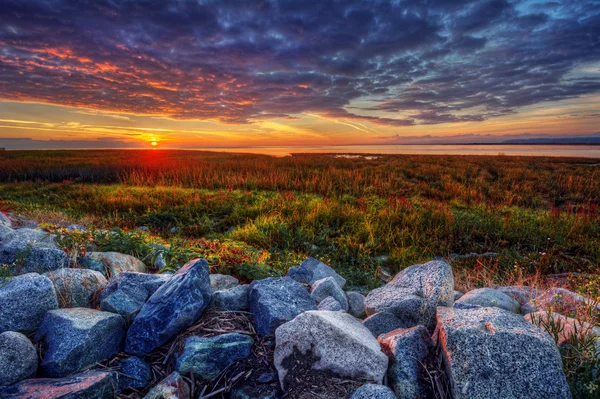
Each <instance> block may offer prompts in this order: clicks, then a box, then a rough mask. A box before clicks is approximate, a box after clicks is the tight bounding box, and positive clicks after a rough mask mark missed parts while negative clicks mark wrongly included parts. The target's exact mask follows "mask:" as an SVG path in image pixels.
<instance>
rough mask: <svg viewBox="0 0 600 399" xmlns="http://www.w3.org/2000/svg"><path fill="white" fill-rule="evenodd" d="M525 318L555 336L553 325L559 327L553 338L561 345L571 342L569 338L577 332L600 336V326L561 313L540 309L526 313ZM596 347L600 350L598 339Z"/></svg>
mask: <svg viewBox="0 0 600 399" xmlns="http://www.w3.org/2000/svg"><path fill="white" fill-rule="evenodd" d="M525 320H527V321H528V322H530V323H531V324H533V325H534V326H536V327H538V328H539V329H541V330H542V331H546V332H548V333H550V335H552V336H553V334H552V333H551V331H552V330H553V328H552V326H553V325H554V326H556V327H558V328H557V330H559V331H557V336H556V337H554V336H553V338H554V339H555V340H556V339H557V338H558V340H557V342H556V343H557V345H559V346H561V345H564V344H567V343H568V342H569V338H570V337H572V336H573V335H575V334H577V335H578V336H579V337H583V336H585V335H587V334H590V335H592V336H593V337H600V327H596V326H594V325H592V324H589V323H586V322H582V321H579V320H577V319H573V318H571V317H566V316H563V315H561V314H559V313H554V312H546V311H543V310H539V311H537V312H534V313H530V314H527V315H525ZM596 347H597V348H598V349H599V351H600V341H598V339H596Z"/></svg>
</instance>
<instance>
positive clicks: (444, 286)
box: [365, 260, 454, 330]
mask: <svg viewBox="0 0 600 399" xmlns="http://www.w3.org/2000/svg"><path fill="white" fill-rule="evenodd" d="M453 302H454V277H453V276H452V269H451V268H450V265H448V264H447V263H446V262H444V261H443V260H434V261H431V262H427V263H424V264H422V265H413V266H410V267H407V268H406V269H404V270H402V271H401V272H400V273H398V274H397V275H396V276H395V277H394V279H393V280H392V281H390V282H389V283H387V284H386V285H385V286H383V287H381V288H376V289H374V290H372V291H371V292H369V295H367V298H366V299H365V311H366V313H367V314H368V315H372V314H375V313H377V312H382V311H385V312H389V313H393V314H394V315H395V316H396V317H398V318H399V319H400V320H404V321H411V322H412V326H415V325H419V324H420V325H424V326H426V327H427V328H428V329H429V330H433V328H434V327H435V309H436V308H437V307H438V306H452V303H453ZM412 326H409V327H412Z"/></svg>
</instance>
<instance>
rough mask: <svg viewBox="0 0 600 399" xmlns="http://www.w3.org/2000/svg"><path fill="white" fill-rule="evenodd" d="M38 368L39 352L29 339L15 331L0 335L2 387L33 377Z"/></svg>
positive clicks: (0, 381)
mask: <svg viewBox="0 0 600 399" xmlns="http://www.w3.org/2000/svg"><path fill="white" fill-rule="evenodd" d="M37 366H38V358H37V352H36V350H35V347H34V346H33V344H32V343H31V341H30V340H29V338H27V337H26V336H25V335H23V334H21V333H18V332H14V331H5V332H3V333H2V334H0V386H4V385H13V384H16V383H17V382H20V381H22V380H24V379H26V378H29V377H31V376H33V375H34V374H35V372H36V371H37Z"/></svg>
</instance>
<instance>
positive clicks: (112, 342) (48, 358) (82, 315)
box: [36, 308, 125, 377]
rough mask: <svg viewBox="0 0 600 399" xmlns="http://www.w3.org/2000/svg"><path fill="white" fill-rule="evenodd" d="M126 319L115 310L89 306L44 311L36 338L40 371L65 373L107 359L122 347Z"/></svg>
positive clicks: (46, 373) (63, 374) (44, 373)
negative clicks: (39, 357) (38, 346)
mask: <svg viewBox="0 0 600 399" xmlns="http://www.w3.org/2000/svg"><path fill="white" fill-rule="evenodd" d="M124 338H125V321H124V320H123V318H122V317H121V316H119V315H118V314H114V313H108V312H102V311H99V310H95V309H88V308H72V309H56V310H51V311H49V312H47V313H46V316H45V317H44V321H43V323H42V325H41V326H40V328H39V330H38V332H37V334H36V340H37V341H40V342H41V343H42V348H43V356H42V362H41V363H40V371H41V373H42V375H43V376H45V377H64V376H66V375H69V374H71V373H75V372H77V371H80V370H83V369H85V368H86V367H89V366H93V365H95V364H96V363H98V362H102V361H104V360H106V359H110V358H111V357H113V356H114V355H116V354H117V353H119V352H121V351H122V350H123V341H124Z"/></svg>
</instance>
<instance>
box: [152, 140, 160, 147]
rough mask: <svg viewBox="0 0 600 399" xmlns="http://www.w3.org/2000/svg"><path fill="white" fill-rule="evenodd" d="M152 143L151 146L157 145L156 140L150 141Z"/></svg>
mask: <svg viewBox="0 0 600 399" xmlns="http://www.w3.org/2000/svg"><path fill="white" fill-rule="evenodd" d="M150 144H151V145H152V147H156V146H157V145H158V143H157V142H156V141H153V142H152V143H150Z"/></svg>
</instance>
